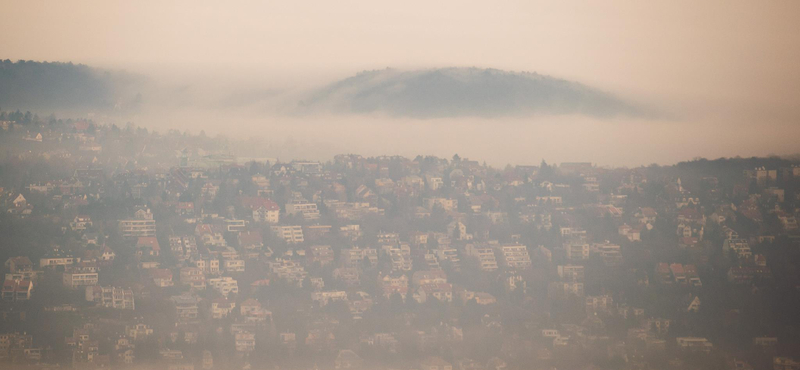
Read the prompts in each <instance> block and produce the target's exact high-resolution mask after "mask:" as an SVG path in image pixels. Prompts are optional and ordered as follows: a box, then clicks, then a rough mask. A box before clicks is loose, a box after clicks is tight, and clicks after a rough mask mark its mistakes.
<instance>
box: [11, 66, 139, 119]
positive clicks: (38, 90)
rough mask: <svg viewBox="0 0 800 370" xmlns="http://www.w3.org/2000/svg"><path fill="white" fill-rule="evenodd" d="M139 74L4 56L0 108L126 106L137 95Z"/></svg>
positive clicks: (81, 108)
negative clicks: (6, 57)
mask: <svg viewBox="0 0 800 370" xmlns="http://www.w3.org/2000/svg"><path fill="white" fill-rule="evenodd" d="M141 79H142V78H141V77H139V76H136V75H133V74H129V73H125V72H112V71H106V70H101V69H97V68H92V67H89V66H86V65H83V64H72V63H55V62H54V63H48V62H35V61H24V60H20V61H17V62H12V61H10V60H8V59H6V60H3V61H0V108H2V109H21V110H39V111H42V110H46V111H64V110H86V109H88V110H107V109H115V108H116V109H121V108H130V107H131V106H133V105H135V104H137V102H138V101H139V100H140V99H141V97H140V96H139V95H138V92H137V91H136V85H137V84H138V83H140V82H141Z"/></svg>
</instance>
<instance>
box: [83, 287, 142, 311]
mask: <svg viewBox="0 0 800 370" xmlns="http://www.w3.org/2000/svg"><path fill="white" fill-rule="evenodd" d="M86 300H87V301H89V302H94V303H95V304H96V305H97V306H99V307H107V308H115V309H120V310H133V309H134V308H135V304H134V299H133V291H132V290H131V289H125V288H120V287H113V286H108V287H104V286H99V285H94V286H87V287H86Z"/></svg>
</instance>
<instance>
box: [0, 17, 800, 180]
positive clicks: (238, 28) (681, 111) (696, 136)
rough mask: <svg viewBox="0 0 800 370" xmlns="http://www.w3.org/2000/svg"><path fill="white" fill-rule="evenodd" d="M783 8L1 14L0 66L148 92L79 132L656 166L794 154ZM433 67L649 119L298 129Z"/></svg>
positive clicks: (799, 28) (791, 76) (376, 122)
mask: <svg viewBox="0 0 800 370" xmlns="http://www.w3.org/2000/svg"><path fill="white" fill-rule="evenodd" d="M798 4H800V3H797V2H768V3H757V2H739V1H735V2H729V1H710V2H703V3H700V4H698V3H696V2H689V1H677V2H669V3H668V4H658V5H653V4H624V6H623V4H622V2H611V3H602V4H600V3H586V4H580V5H578V4H561V3H559V4H553V3H549V2H537V1H532V2H521V3H518V2H507V3H504V4H500V5H498V6H497V7H494V8H492V9H491V11H488V9H486V8H485V6H483V5H481V4H480V3H477V2H455V3H453V2H443V3H439V4H435V5H431V4H427V3H425V2H409V3H405V4H402V5H396V6H393V7H384V6H379V5H377V4H371V3H361V2H345V3H336V4H327V3H322V4H317V3H292V4H262V3H248V4H242V6H220V5H215V4H214V3H210V2H208V3H206V2H199V3H195V2H191V3H188V2H170V3H168V4H164V3H161V2H144V3H141V4H136V5H135V6H134V5H133V4H114V3H101V4H95V3H92V4H91V5H89V4H88V3H83V2H80V1H78V2H59V3H55V4H47V5H46V6H45V5H44V3H38V2H12V3H9V4H7V5H8V6H6V7H5V9H4V10H5V11H6V13H7V14H8V16H7V17H6V19H5V20H4V22H2V24H0V50H2V53H3V55H2V57H3V58H9V59H32V60H41V61H63V62H67V61H70V62H75V63H86V64H88V65H90V66H93V67H100V68H105V69H107V70H125V71H129V72H131V73H138V74H140V75H142V76H145V78H147V79H148V81H149V82H150V83H151V87H150V88H149V89H145V90H146V91H142V94H143V99H144V104H143V106H142V109H141V110H140V111H137V112H135V114H131V113H130V112H126V114H125V115H120V114H115V113H113V112H112V113H108V112H91V113H94V115H93V116H94V117H101V116H107V117H108V119H109V121H113V122H123V123H124V122H127V121H132V122H135V123H136V124H138V125H143V126H146V127H149V128H152V129H158V130H162V129H163V130H165V129H173V128H174V129H180V130H190V131H194V132H198V131H200V130H205V131H206V132H207V133H209V134H224V135H229V136H235V137H247V138H260V139H263V140H265V142H270V143H285V142H292V143H296V145H303V146H304V147H305V146H307V147H308V148H309V150H303V151H301V152H302V153H303V155H304V156H312V155H313V156H319V157H320V158H324V157H326V156H330V155H331V154H333V153H336V152H339V151H347V152H359V153H362V154H390V153H384V152H392V153H397V154H404V155H413V154H417V153H419V152H426V153H435V154H441V155H451V154H452V153H455V152H458V153H464V154H463V155H467V156H474V157H481V158H486V160H487V161H491V162H492V163H494V164H505V163H508V162H517V161H523V162H537V163H538V161H540V160H541V158H543V157H544V158H546V159H551V160H553V161H568V160H591V161H593V162H597V163H598V164H602V165H622V164H624V165H645V164H649V163H662V164H666V163H672V162H675V161H679V160H685V159H691V158H693V157H696V156H707V157H720V156H731V155H767V154H793V153H796V152H797V151H798V149H797V145H796V138H797V137H798V136H800V135H798V128H797V126H798V121H800V106H798V104H796V99H797V96H800V90H799V89H800V69H798V68H797V65H800V44H798V43H797V42H796V40H795V39H796V35H797V34H800V22H799V21H798V19H797V18H798V14H800V9H799V8H798V6H799V5H798ZM31 29H35V30H36V32H30V30H31ZM445 67H478V68H496V69H499V70H504V71H512V72H537V73H541V74H544V75H547V76H553V77H555V78H561V79H566V80H569V81H574V82H576V83H580V84H584V85H586V86H590V87H591V88H594V89H598V90H599V91H603V92H608V93H610V94H613V95H614V96H617V97H620V98H621V99H623V100H624V101H626V102H633V103H636V104H637V105H642V106H646V107H648V108H649V109H653V110H654V111H657V112H659V115H658V117H655V118H654V117H649V118H643V117H623V116H616V115H612V116H611V117H605V118H598V117H591V116H588V117H587V116H584V115H574V114H562V115H558V114H556V115H552V114H550V115H548V114H531V115H528V116H525V117H520V116H513V117H495V118H492V117H490V118H471V117H463V116H459V117H458V118H455V117H452V118H448V117H439V118H435V119H410V118H402V117H399V118H398V117H395V116H396V115H392V114H386V113H387V112H380V111H379V112H367V114H358V115H352V114H348V113H342V112H338V113H336V114H333V112H331V114H329V115H326V114H325V113H324V112H316V113H314V114H305V115H298V114H297V112H296V107H297V104H298V102H300V101H301V100H303V98H305V97H307V96H308V94H309V93H310V92H313V91H315V90H316V89H320V88H323V87H325V86H328V85H329V84H331V83H334V82H336V81H340V80H342V79H345V78H348V77H351V76H354V75H355V74H357V73H359V72H361V71H364V70H376V69H384V68H398V69H401V70H419V69H428V68H445ZM467 104H468V103H467ZM73 113H74V114H78V115H82V114H83V115H85V114H86V113H90V112H83V111H73V112H70V114H73ZM610 149H614V150H610ZM619 149H624V152H623V151H620V150H619ZM280 154H283V155H289V154H288V153H276V155H280Z"/></svg>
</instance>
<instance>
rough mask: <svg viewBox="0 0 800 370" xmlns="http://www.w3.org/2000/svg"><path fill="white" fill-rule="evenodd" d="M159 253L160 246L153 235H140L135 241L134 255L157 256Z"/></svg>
mask: <svg viewBox="0 0 800 370" xmlns="http://www.w3.org/2000/svg"><path fill="white" fill-rule="evenodd" d="M160 254H161V246H160V245H159V244H158V239H156V238H155V237H154V236H140V237H139V238H138V239H137V241H136V255H137V256H139V257H142V256H151V257H158V256H159V255H160Z"/></svg>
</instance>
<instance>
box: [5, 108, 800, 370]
mask: <svg viewBox="0 0 800 370" xmlns="http://www.w3.org/2000/svg"><path fill="white" fill-rule="evenodd" d="M49 130H50V131H45V132H41V133H39V132H37V133H36V135H33V136H31V135H32V134H31V133H19V132H18V133H17V134H16V135H22V136H21V139H20V140H23V141H24V144H25V145H28V146H31V147H32V148H38V152H37V151H36V150H33V151H32V152H31V153H38V157H35V158H34V159H36V160H42V159H43V158H44V159H51V160H54V161H55V160H56V159H58V162H57V163H58V164H59V166H62V168H61V171H60V172H58V173H62V174H66V175H64V176H61V177H58V178H55V177H54V178H50V179H47V178H44V179H41V180H40V181H37V182H35V183H29V184H14V181H15V179H2V180H3V185H4V187H3V188H2V189H0V191H1V192H2V194H3V197H4V199H5V201H4V203H3V206H4V207H5V208H4V209H5V210H7V212H6V213H7V214H6V215H5V216H4V217H5V218H4V221H3V222H9V223H13V224H15V225H22V224H31V225H36V227H41V228H42V230H57V232H55V233H50V234H47V235H37V236H36V237H33V236H30V235H29V236H27V237H28V239H27V240H31V241H35V242H36V243H38V244H36V245H33V247H31V248H29V252H27V253H20V254H18V255H10V256H7V257H8V258H7V260H6V262H5V264H4V266H5V277H4V282H3V287H2V301H3V303H2V307H3V308H2V310H3V314H4V315H5V316H4V317H5V318H4V320H5V321H9V320H13V315H15V314H16V315H19V312H20V311H22V312H26V311H27V313H28V314H31V315H34V312H32V311H36V312H35V315H44V316H42V317H45V316H46V317H49V319H48V320H63V321H64V322H69V323H70V324H71V325H72V327H71V330H70V332H71V334H70V335H68V336H63V335H62V336H61V337H58V338H52V337H50V336H48V335H47V334H46V333H47V332H48V331H47V330H46V329H42V328H38V329H37V330H33V328H34V327H35V325H36V324H34V323H30V325H32V329H31V330H30V331H29V332H35V333H36V336H33V335H31V334H27V332H25V331H20V330H19V329H18V328H20V327H21V328H25V325H27V324H25V325H17V326H14V327H15V328H16V329H13V330H9V331H8V332H7V333H0V361H8V362H12V363H19V364H27V365H30V366H38V365H42V366H45V365H55V364H58V365H60V366H72V367H74V368H109V367H110V368H124V367H126V366H131V367H133V366H137V365H142V364H148V366H149V365H153V366H161V367H163V368H169V369H170V370H179V369H180V370H184V369H185V370H188V369H200V368H202V369H215V368H226V369H228V368H266V367H267V364H268V365H269V367H271V368H272V367H279V368H280V367H287V368H288V367H307V368H309V369H312V368H319V369H323V368H332V369H333V368H335V369H355V368H369V367H385V368H395V369H425V370H452V369H459V370H480V369H487V370H488V369H506V368H520V369H521V368H542V369H546V368H547V369H549V368H555V367H567V368H569V367H573V366H578V365H579V363H576V362H575V361H581V360H579V359H580V358H581V356H575V354H576V353H580V352H581V351H592V353H602V354H603V355H602V357H603V358H604V360H605V361H617V360H618V361H621V363H622V364H624V366H625V367H626V368H628V367H630V368H645V367H647V366H651V367H652V364H651V365H648V362H647V361H649V360H648V359H649V358H651V357H652V356H651V355H653V354H658V355H663V356H668V357H663V356H662V357H658V356H656V357H652V358H668V359H671V360H670V364H671V365H669V366H677V368H680V366H682V365H681V364H684V363H685V362H687V361H689V362H691V361H696V360H697V359H698V358H699V357H698V354H700V356H714V355H717V356H722V357H723V358H725V359H726V360H729V361H731V363H732V364H736V366H737V368H743V369H746V368H751V367H755V368H758V367H759V366H761V362H759V361H761V360H762V359H764V358H766V359H768V360H769V366H773V365H774V367H775V368H776V369H778V368H780V369H796V368H800V365H798V362H797V360H798V359H800V357H795V358H793V357H792V356H791V355H789V354H781V353H777V352H776V351H777V348H778V347H779V346H778V343H777V341H778V339H777V336H776V335H777V334H776V333H775V332H771V331H770V329H769V328H770V326H767V325H765V326H764V329H763V333H761V335H760V336H759V337H756V338H753V342H752V344H749V345H748V346H749V347H748V348H747V350H748V353H757V354H756V355H752V356H750V357H748V358H742V357H736V356H735V352H734V351H730V350H725V349H723V348H725V347H726V346H718V345H717V344H718V343H719V342H722V343H725V342H726V341H727V340H729V338H726V337H725V334H724V333H717V334H715V335H708V334H704V333H708V331H707V330H701V329H700V328H693V327H692V325H690V324H689V323H694V322H698V321H699V320H700V319H699V317H709V316H711V315H717V314H719V315H725V317H726V320H727V319H728V318H729V317H730V320H733V321H737V320H738V321H741V320H745V318H744V317H743V315H744V314H742V313H741V310H742V307H739V306H735V307H734V306H732V307H722V306H720V305H719V304H716V305H709V306H710V307H711V308H706V305H704V304H703V303H704V302H706V301H707V299H713V298H707V297H709V296H712V297H713V296H717V294H711V293H709V292H714V290H719V289H733V290H737V291H739V290H741V291H742V292H746V293H747V294H760V293H757V292H758V291H762V290H765V289H769V288H770V287H771V286H773V285H774V284H775V280H776V279H775V277H773V274H772V270H771V264H772V263H774V262H773V257H771V256H775V253H777V252H776V250H778V248H777V247H776V245H777V244H779V243H785V244H787V245H791V244H792V243H795V244H797V242H798V240H800V239H798V238H799V237H800V234H798V228H797V221H796V216H797V215H798V208H797V207H796V205H797V204H800V199H799V198H798V195H800V194H798V193H797V192H796V191H795V189H797V184H798V181H800V170H799V169H798V167H790V168H789V169H785V168H783V169H774V170H768V169H765V168H756V169H754V170H746V171H744V173H739V174H737V177H736V178H737V179H738V180H737V182H736V183H735V184H724V183H721V182H720V181H718V180H717V179H716V178H714V177H709V176H706V177H702V178H698V177H697V176H696V175H693V174H691V173H690V174H686V175H681V176H680V177H679V176H676V175H674V171H673V172H666V171H665V172H660V170H659V169H658V168H640V169H607V168H599V167H596V166H593V165H591V164H588V163H563V164H561V165H560V166H550V165H547V164H546V163H542V164H541V165H540V166H517V167H511V166H509V167H507V168H505V169H495V168H492V167H489V166H486V165H485V164H481V163H479V162H477V161H472V160H468V159H463V158H459V157H457V156H455V157H453V158H452V159H443V158H436V157H422V156H420V157H417V158H414V159H409V158H403V157H396V156H393V157H372V158H366V157H362V156H359V155H352V154H351V155H339V156H336V157H335V158H334V159H333V160H332V161H328V162H325V163H323V162H314V161H292V162H279V161H274V162H273V161H263V162H258V161H254V162H247V163H238V162H237V161H236V157H235V156H232V155H228V154H224V155H223V154H220V153H219V152H217V153H216V154H209V152H208V151H207V149H206V150H200V149H198V148H186V147H183V148H179V149H176V148H173V150H172V151H173V153H172V155H171V156H168V155H166V154H165V155H164V156H156V155H149V156H148V155H146V154H147V150H146V148H147V147H149V146H155V147H159V149H158V150H166V152H169V150H167V149H168V148H166V147H167V146H169V145H178V144H174V143H173V142H177V141H178V139H177V138H172V139H170V138H169V137H167V136H153V137H150V136H147V135H144V136H142V135H139V136H136V138H137V139H136V140H138V141H135V142H136V143H139V144H138V145H139V146H137V145H129V147H132V148H133V149H132V150H131V152H124V151H123V152H120V151H119V150H113V151H112V150H111V149H110V148H116V147H119V145H115V143H121V142H127V141H126V140H128V141H131V140H133V139H126V136H125V135H135V134H134V133H133V132H131V133H127V134H126V133H125V132H124V131H123V132H119V130H117V131H114V130H113V129H112V128H110V127H108V126H98V127H93V128H92V129H91V130H89V128H88V126H87V125H86V124H85V123H81V124H73V125H71V126H68V127H67V128H63V129H62V131H60V132H59V131H54V130H56V129H53V128H50V129H49ZM3 135H11V134H10V133H4V134H3ZM31 137H33V138H34V140H31V139H30V138H31ZM42 137H44V139H42ZM54 138H58V140H59V143H61V144H64V143H70V142H71V143H73V144H74V145H72V149H71V150H72V151H70V149H63V148H64V147H67V148H70V146H63V145H61V146H59V148H61V149H58V151H57V152H53V153H51V152H49V151H48V147H47V144H48V140H55V139H54ZM4 139H5V140H9V137H5V138H4ZM148 140H150V141H152V142H150V141H148ZM170 140H172V141H170ZM37 145H38V147H37ZM181 145H183V144H181ZM134 149H135V150H134ZM31 153H27V152H26V153H24V154H21V155H20V157H19V158H18V160H19V161H22V162H23V163H25V162H24V161H25V160H34V159H31V158H30V156H31V155H33V154H31ZM175 153H178V154H177V155H176V154H175ZM63 163H68V164H69V166H72V167H71V168H70V167H66V170H65V168H64V167H63V166H64V164H63ZM144 163H148V164H150V165H144ZM728 185H730V186H728ZM743 187H744V188H745V190H744V192H743V193H742V191H743V190H742V188H743ZM42 225H48V226H47V227H44V226H42ZM53 225H55V226H53ZM743 225H744V226H743ZM25 237H26V236H24V235H23V236H22V238H23V239H24V238H25ZM30 243H33V242H30ZM25 245H29V244H25ZM31 245H32V244H31ZM13 250H14V251H21V249H13ZM777 258H780V257H777ZM33 261H38V263H34V262H33ZM794 279H795V280H786V283H787V284H795V285H794V286H795V287H800V280H797V279H798V277H797V276H795V277H794ZM54 291H56V292H59V294H53V293H52V292H54ZM48 292H49V293H48ZM652 296H660V297H664V301H663V302H662V301H658V302H653V301H648V300H646V299H642V297H652ZM709 310H722V311H715V312H713V313H709V312H711V311H709ZM9 315H11V316H9ZM24 315H25V314H24V313H23V316H24ZM703 315H708V316H703ZM9 317H10V318H9ZM67 317H69V318H70V319H67ZM16 318H17V319H19V317H16ZM738 321H737V322H738ZM733 326H735V325H734V324H731V327H733ZM676 327H677V328H680V330H678V329H674V328H676ZM676 332H677V333H676ZM53 335H56V334H55V333H54V334H53ZM731 346H733V344H727V348H733V347H731ZM720 347H723V348H720ZM751 349H757V350H758V351H755V352H754V351H750V350H751ZM584 360H586V359H584ZM586 361H589V360H586Z"/></svg>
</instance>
